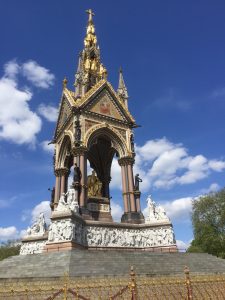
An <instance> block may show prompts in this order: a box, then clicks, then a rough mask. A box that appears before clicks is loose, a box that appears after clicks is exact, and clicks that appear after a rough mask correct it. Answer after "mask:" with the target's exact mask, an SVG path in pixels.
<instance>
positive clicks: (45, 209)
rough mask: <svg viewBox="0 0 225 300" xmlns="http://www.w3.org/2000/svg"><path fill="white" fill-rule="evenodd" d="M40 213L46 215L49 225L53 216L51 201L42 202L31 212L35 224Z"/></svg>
mask: <svg viewBox="0 0 225 300" xmlns="http://www.w3.org/2000/svg"><path fill="white" fill-rule="evenodd" d="M40 213H44V216H45V221H46V222H47V223H49V222H50V215H51V209H50V205H49V201H42V202H40V203H39V204H37V205H36V206H35V207H34V208H33V210H32V211H31V221H32V222H35V221H36V219H37V218H38V217H39V215H40Z"/></svg>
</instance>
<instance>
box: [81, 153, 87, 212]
mask: <svg viewBox="0 0 225 300" xmlns="http://www.w3.org/2000/svg"><path fill="white" fill-rule="evenodd" d="M80 171H81V182H80V183H81V192H80V207H81V208H82V207H86V201H87V156H86V152H85V151H83V152H81V153H80Z"/></svg>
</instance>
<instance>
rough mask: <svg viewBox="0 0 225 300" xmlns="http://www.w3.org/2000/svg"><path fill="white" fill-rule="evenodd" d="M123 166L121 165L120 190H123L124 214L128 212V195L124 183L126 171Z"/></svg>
mask: <svg viewBox="0 0 225 300" xmlns="http://www.w3.org/2000/svg"><path fill="white" fill-rule="evenodd" d="M125 167H126V166H125V165H121V175H122V188H123V202H124V212H125V213H127V212H128V211H129V208H128V195H127V183H126V169H125Z"/></svg>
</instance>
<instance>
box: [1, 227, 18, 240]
mask: <svg viewBox="0 0 225 300" xmlns="http://www.w3.org/2000/svg"><path fill="white" fill-rule="evenodd" d="M17 236H18V230H17V229H16V227H15V226H9V227H0V240H1V241H7V240H10V239H15V238H17Z"/></svg>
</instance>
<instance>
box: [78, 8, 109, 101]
mask: <svg viewBox="0 0 225 300" xmlns="http://www.w3.org/2000/svg"><path fill="white" fill-rule="evenodd" d="M86 13H87V14H88V22H87V29H86V35H85V38H84V49H83V50H82V52H81V53H80V56H79V64H78V70H77V73H76V75H75V84H74V85H75V87H76V92H75V95H76V97H78V96H81V97H82V96H83V95H84V94H85V93H86V92H87V91H88V90H89V89H90V88H91V87H92V86H94V85H95V84H96V83H98V82H99V81H100V80H102V79H106V78H107V70H106V68H105V66H104V65H103V64H102V63H101V59H100V48H99V46H98V44H97V37H96V34H95V26H94V22H93V16H94V13H93V12H92V10H91V9H88V10H86Z"/></svg>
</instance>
